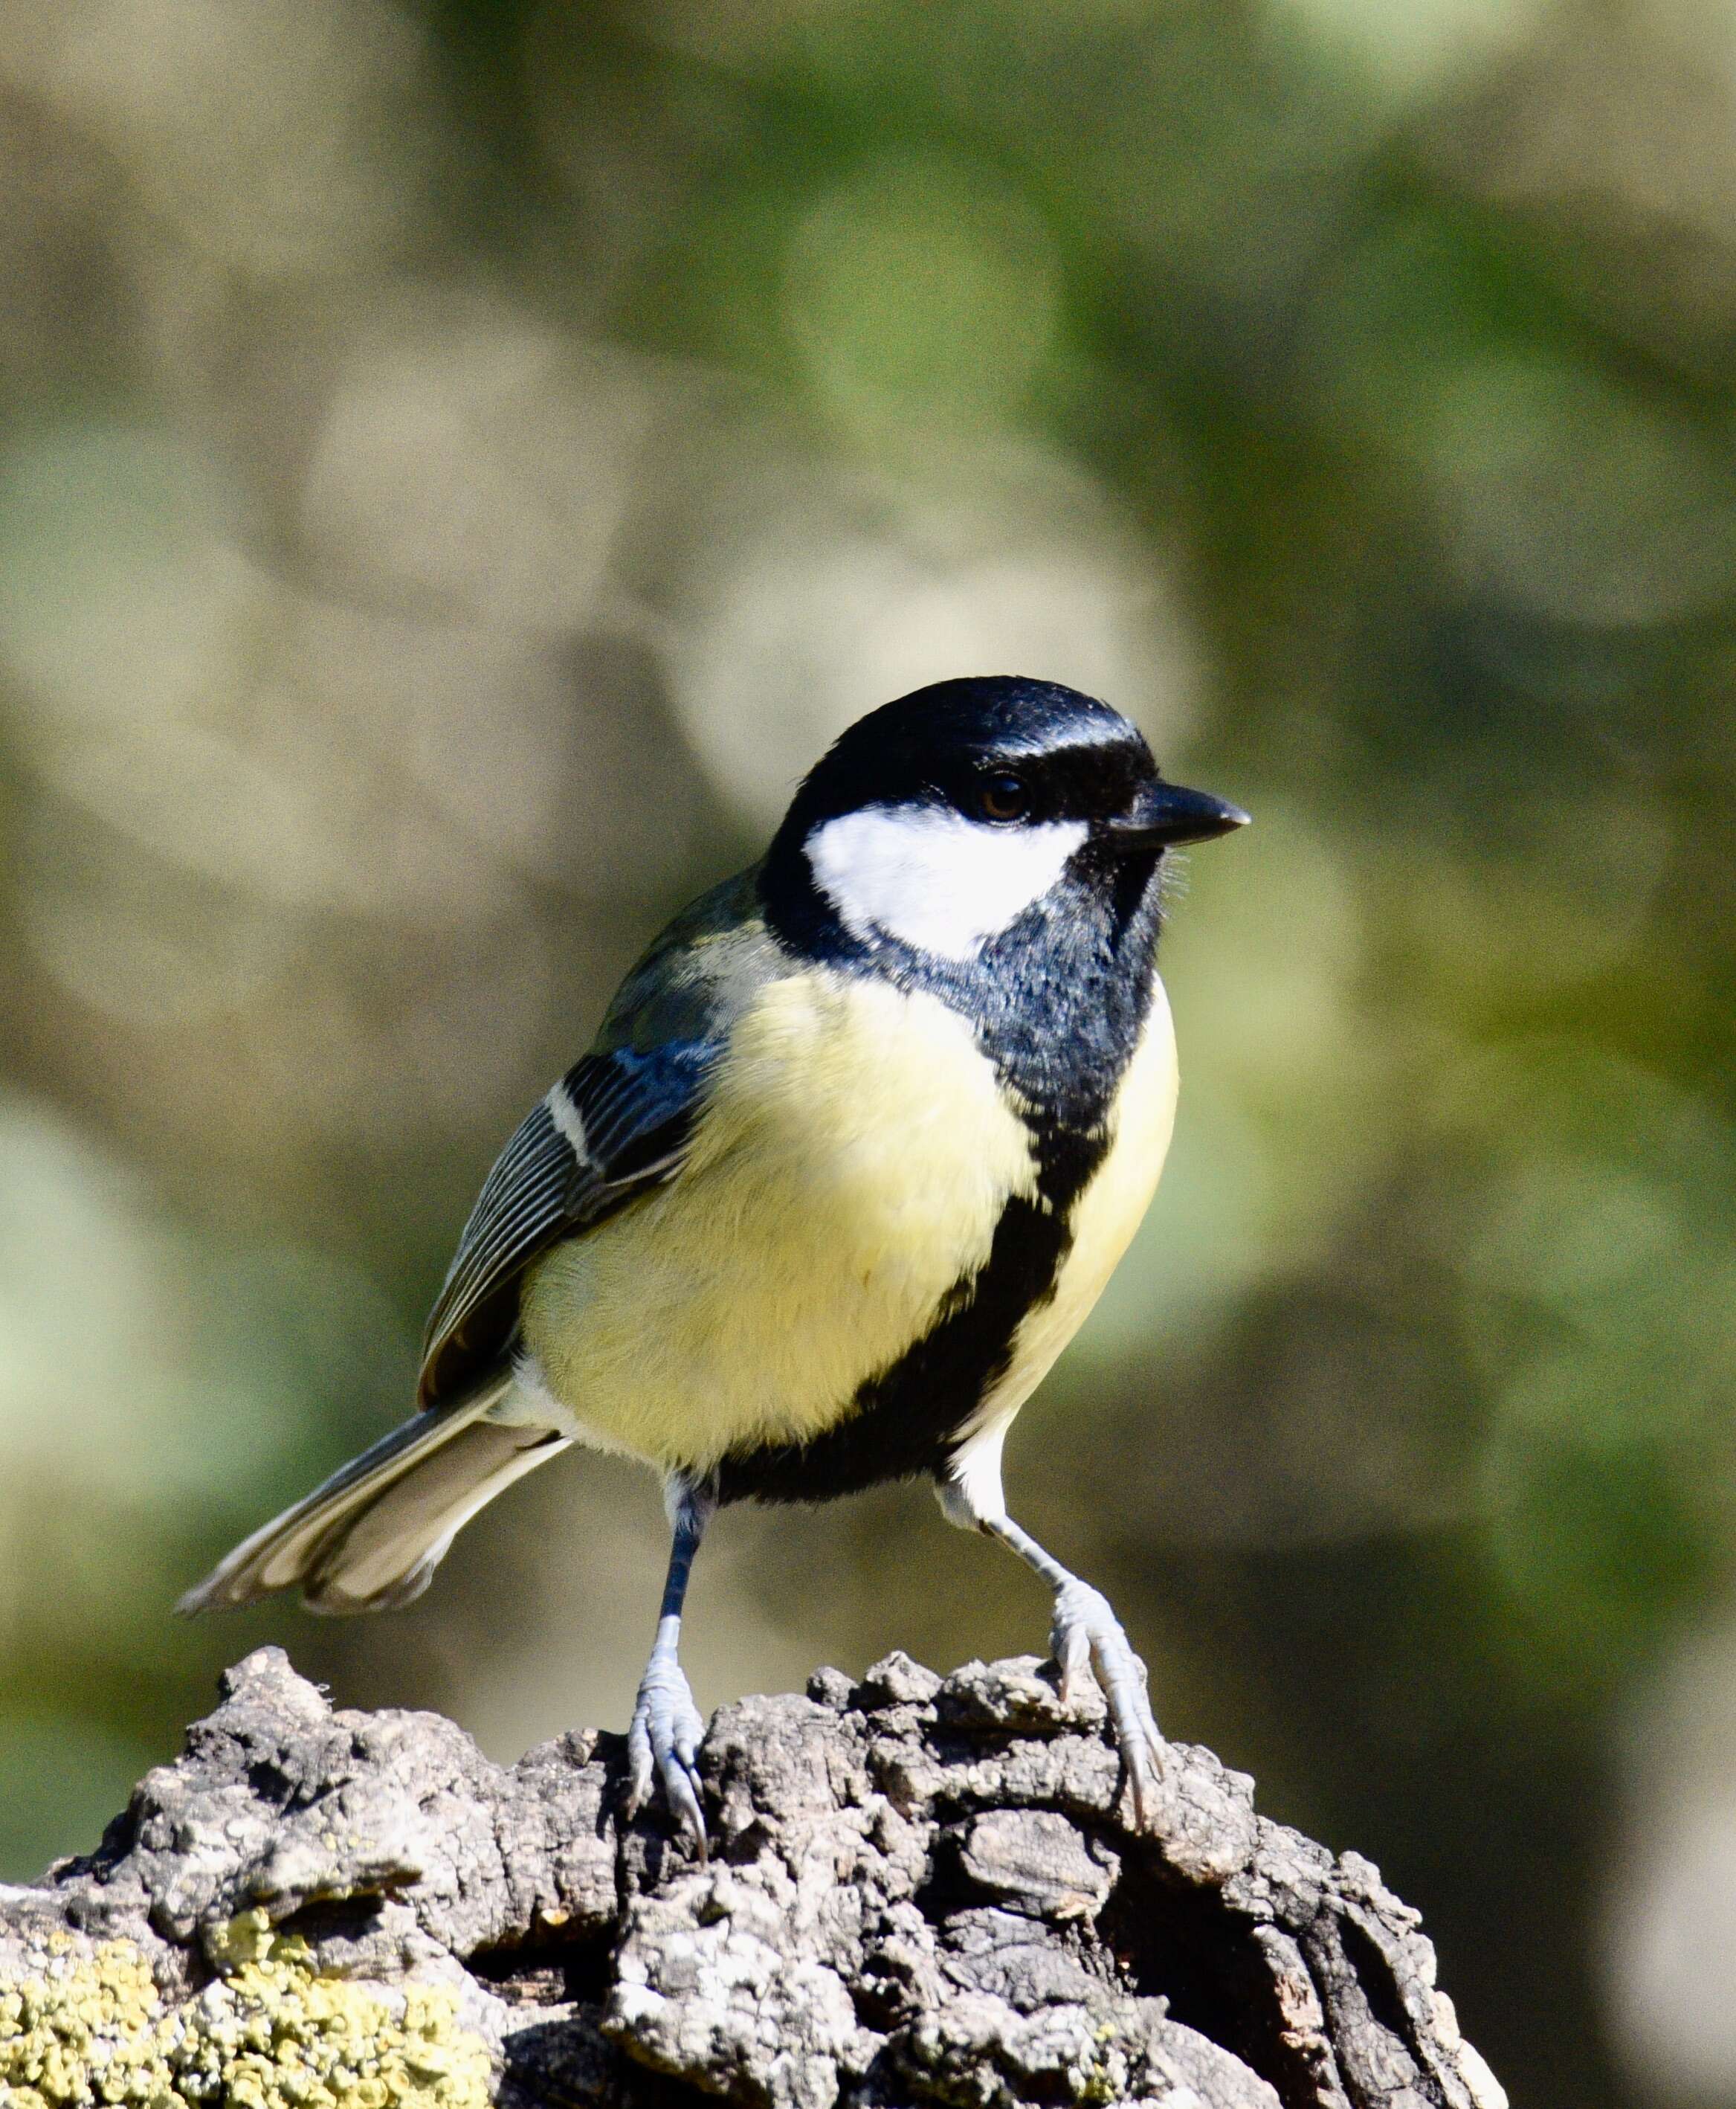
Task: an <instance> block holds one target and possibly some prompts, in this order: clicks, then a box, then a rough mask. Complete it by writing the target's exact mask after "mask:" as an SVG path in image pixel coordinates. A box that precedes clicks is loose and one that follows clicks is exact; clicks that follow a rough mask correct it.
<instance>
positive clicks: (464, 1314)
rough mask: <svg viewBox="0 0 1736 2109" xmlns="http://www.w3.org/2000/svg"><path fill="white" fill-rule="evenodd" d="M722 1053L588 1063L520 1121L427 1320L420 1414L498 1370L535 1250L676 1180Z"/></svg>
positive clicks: (692, 1046)
mask: <svg viewBox="0 0 1736 2109" xmlns="http://www.w3.org/2000/svg"><path fill="white" fill-rule="evenodd" d="M715 1051H716V1050H715V1045H711V1044H710V1043H705V1042H699V1043H685V1044H683V1045H677V1046H674V1047H664V1048H659V1049H656V1050H654V1052H652V1053H651V1054H648V1055H643V1054H638V1053H635V1052H634V1050H630V1049H621V1048H617V1049H614V1050H610V1051H608V1052H606V1053H604V1054H602V1055H586V1056H585V1057H584V1059H583V1060H582V1061H580V1062H578V1063H576V1064H575V1065H574V1066H573V1068H570V1069H569V1070H568V1072H567V1073H566V1076H565V1077H563V1078H562V1079H561V1082H560V1083H558V1084H557V1085H556V1086H555V1087H554V1090H553V1091H551V1092H550V1094H549V1095H548V1098H546V1099H543V1100H539V1102H538V1104H536V1105H535V1106H534V1107H533V1108H532V1109H531V1111H530V1113H528V1114H527V1115H526V1116H525V1118H524V1119H523V1120H522V1121H521V1122H520V1123H519V1125H518V1127H517V1128H516V1130H515V1131H514V1132H513V1134H512V1138H511V1140H509V1141H508V1142H507V1146H506V1148H505V1149H503V1151H502V1152H501V1154H500V1155H499V1157H498V1159H497V1160H496V1162H495V1164H494V1169H493V1170H492V1171H491V1172H489V1176H488V1178H487V1179H486V1181H485V1182H484V1184H483V1188H482V1191H481V1193H480V1194H479V1195H478V1197H477V1199H476V1207H475V1208H473V1209H472V1210H471V1215H470V1220H469V1222H467V1223H466V1225H465V1226H464V1232H463V1235H462V1237H461V1238H460V1239H459V1240H458V1252H457V1253H456V1254H455V1255H454V1257H453V1262H452V1265H451V1267H450V1268H449V1270H448V1271H447V1276H446V1280H445V1283H444V1286H443V1287H442V1288H441V1290H440V1296H439V1298H438V1299H437V1300H436V1302H435V1306H434V1309H433V1312H432V1313H431V1316H430V1317H429V1320H428V1329H427V1333H426V1337H425V1339H424V1341H423V1346H422V1382H421V1386H420V1391H419V1397H420V1399H421V1402H422V1405H424V1406H433V1405H435V1404H437V1403H439V1402H440V1401H441V1400H443V1399H444V1398H449V1397H451V1396H453V1394H454V1393H456V1392H457V1391H458V1390H459V1389H466V1388H468V1386H469V1385H471V1384H473V1383H475V1382H476V1380H478V1379H479V1378H480V1375H482V1374H483V1372H484V1371H485V1369H486V1368H487V1367H488V1366H489V1365H491V1364H493V1363H494V1362H498V1360H499V1358H500V1356H501V1355H502V1354H503V1353H504V1352H505V1350H506V1348H507V1345H508V1344H509V1342H510V1339H511V1335H512V1327H513V1321H514V1319H515V1317H516V1299H514V1298H511V1297H509V1295H508V1292H509V1291H511V1290H512V1289H515V1288H516V1284H517V1280H518V1277H519V1276H520V1275H521V1273H522V1272H523V1271H524V1269H525V1267H526V1266H527V1265H528V1264H529V1263H530V1261H531V1260H533V1259H534V1258H535V1257H536V1255H537V1254H538V1253H539V1252H542V1251H543V1250H544V1249H545V1248H547V1247H548V1245H551V1244H554V1243H555V1242H556V1241H557V1240H558V1239H561V1238H563V1237H571V1236H573V1235H575V1234H576V1233H578V1232H579V1231H584V1230H588V1229H590V1228H593V1226H595V1225H596V1224H597V1223H598V1222H601V1221H602V1219H603V1218H604V1217H606V1216H608V1215H611V1214H612V1213H614V1211H615V1209H616V1208H620V1207H621V1206H622V1205H623V1204H625V1203H626V1202H627V1201H629V1200H630V1199H632V1198H633V1196H634V1194H638V1193H641V1192H643V1191H644V1190H646V1189H647V1187H649V1186H652V1185H656V1184H657V1183H658V1182H659V1181H661V1180H664V1179H666V1178H669V1177H670V1176H672V1175H673V1173H674V1172H675V1171H676V1169H677V1168H678V1167H679V1164H680V1162H681V1158H682V1154H683V1149H684V1148H685V1146H686V1142H687V1136H688V1130H689V1129H690V1127H692V1118H693V1115H694V1113H695V1112H696V1110H697V1105H698V1103H699V1100H700V1099H701V1096H702V1095H703V1090H704V1082H705V1077H706V1070H707V1068H709V1066H710V1059H711V1057H712V1056H713V1055H715ZM557 1109H558V1110H559V1113H560V1114H561V1118H557Z"/></svg>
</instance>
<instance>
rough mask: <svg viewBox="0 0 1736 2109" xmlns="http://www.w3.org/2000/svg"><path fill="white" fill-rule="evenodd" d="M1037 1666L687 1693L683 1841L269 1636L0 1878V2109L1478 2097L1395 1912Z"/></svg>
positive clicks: (1355, 1865) (1234, 2105) (565, 1775)
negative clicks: (116, 1792) (65, 1828)
mask: <svg viewBox="0 0 1736 2109" xmlns="http://www.w3.org/2000/svg"><path fill="white" fill-rule="evenodd" d="M1052 1677H1053V1671H1052V1670H1050V1669H1047V1668H1046V1667H1045V1666H1044V1665H1042V1664H1039V1663H1037V1662H1036V1661H1035V1660H1018V1661H1012V1662H1001V1663H994V1664H981V1663H972V1664H968V1665H967V1667H966V1668H964V1669H961V1670H959V1671H958V1672H957V1673H955V1674H954V1675H953V1676H951V1677H948V1678H940V1677H937V1676H936V1675H935V1674H934V1673H932V1672H931V1671H929V1670H927V1669H922V1668H921V1667H920V1666H919V1665H918V1664H915V1663H913V1662H911V1661H910V1660H908V1659H907V1658H906V1657H904V1656H903V1655H892V1656H890V1657H889V1658H888V1659H887V1660H886V1661H885V1662H883V1663H881V1664H878V1665H877V1667H876V1668H875V1669H872V1670H870V1671H869V1672H868V1675H867V1676H866V1677H865V1678H863V1680H862V1681H861V1682H859V1683H855V1682H852V1681H851V1680H850V1678H847V1677H845V1676H844V1675H842V1674H841V1673H839V1672H838V1671H836V1670H822V1671H820V1672H819V1673H818V1674H817V1675H816V1676H815V1677H814V1678H813V1679H812V1680H811V1682H810V1683H809V1689H808V1692H807V1696H805V1697H797V1696H794V1695H793V1694H792V1695H786V1696H782V1697H778V1698H770V1699H765V1698H755V1699H745V1700H741V1701H740V1702H739V1703H738V1704H737V1705H732V1706H726V1707H724V1708H723V1709H720V1710H719V1713H718V1714H717V1715H716V1717H715V1719H714V1720H713V1722H712V1723H711V1727H710V1733H709V1734H708V1736H707V1738H706V1745H705V1749H704V1752H703V1755H702V1759H701V1765H702V1769H703V1772H704V1775H705V1778H706V1788H707V1815H708V1818H709V1821H710V1827H711V1858H710V1863H708V1864H701V1863H698V1862H697V1860H696V1859H695V1858H694V1857H693V1855H692V1853H691V1852H690V1851H689V1850H688V1848H687V1847H686V1846H685V1845H683V1844H682V1843H681V1842H680V1841H679V1840H677V1839H676V1838H675V1837H674V1836H673V1835H672V1833H671V1831H670V1828H669V1827H668V1826H667V1824H666V1822H665V1817H664V1813H663V1811H662V1809H661V1804H657V1805H654V1806H653V1807H652V1809H649V1810H647V1812H646V1813H644V1814H643V1815H642V1816H641V1817H640V1818H638V1819H637V1820H636V1821H634V1822H626V1821H625V1820H624V1819H623V1818H622V1817H621V1816H620V1813H619V1812H620V1800H621V1787H622V1780H623V1763H624V1750H625V1746H624V1741H623V1739H622V1738H621V1737H620V1736H612V1735H606V1734H602V1733H598V1732H594V1731H589V1730H585V1731H577V1732H571V1733H569V1734H568V1735H566V1736H562V1737H561V1738H560V1739H559V1740H558V1741H555V1742H552V1743H547V1744H544V1745H541V1746H540V1747H539V1748H538V1749H536V1750H532V1751H530V1753H529V1754H528V1755H526V1756H525V1757H524V1758H523V1759H521V1760H520V1761H519V1763H518V1764H516V1765H513V1766H511V1767H510V1768H501V1767H498V1766H496V1765H493V1764H489V1762H488V1761H487V1760H486V1759H485V1758H484V1757H483V1756H482V1755H481V1754H480V1752H479V1751H478V1750H477V1749H476V1745H474V1744H473V1743H472V1742H471V1741H470V1739H469V1737H468V1736H466V1735H465V1734H464V1733H463V1732H462V1731H461V1730H460V1729H458V1727H454V1726H453V1723H451V1722H449V1721H447V1720H444V1719H443V1718H441V1717H440V1716H439V1715H437V1714H416V1713H407V1712H385V1713H377V1714H370V1713H360V1712H349V1711H335V1710H334V1709H332V1708H331V1705H329V1704H328V1703H327V1700H326V1698H325V1697H324V1696H323V1695H322V1693H321V1691H319V1690H318V1687H315V1686H313V1685H312V1684H310V1683H309V1682H306V1681H305V1680H304V1678H300V1677H299V1676H298V1675H297V1674H296V1673H295V1670H294V1669H291V1665H290V1663H289V1660H288V1659H287V1657H286V1655H284V1654H283V1653H282V1651H281V1650H280V1649H277V1648H261V1649H260V1650H259V1651H257V1652H256V1653H255V1654H253V1655H249V1656H248V1657H247V1658H246V1660H245V1661H243V1662H241V1663H240V1664H237V1667H236V1668H235V1669H232V1670H230V1671H228V1673H226V1674H225V1676H224V1678H223V1686H222V1703H221V1704H220V1705H219V1707H218V1708H217V1709H216V1711H215V1712H214V1713H213V1714H210V1716H209V1717H208V1718H206V1719H205V1720H202V1721H200V1722H198V1723H196V1724H195V1725H194V1726H193V1727H192V1729H190V1730H189V1732H188V1734H187V1749H186V1752H185V1754H183V1756H182V1757H180V1758H178V1759H177V1760H176V1761H175V1762H174V1764H169V1765H165V1766H162V1767H160V1768H158V1769H157V1770H156V1771H154V1772H151V1773H149V1774H147V1777H145V1778H144V1780H143V1781H142V1782H141V1783H140V1784H139V1786H138V1788H137V1789H136V1790H135V1791H134V1793H133V1798H132V1800H131V1803H130V1804H129V1807H128V1809H127V1810H126V1812H125V1813H124V1814H123V1815H121V1816H119V1817H117V1818H115V1821H114V1822H112V1823H111V1824H110V1827H109V1828H108V1830H107V1831H106V1834H105V1835H104V1837H103V1840H102V1842H101V1845H100V1846H99V1847H98V1849H97V1851H96V1852H95V1853H93V1854H91V1855H90V1856H89V1857H88V1858H80V1859H74V1860H68V1861H63V1862H61V1863H58V1864H57V1865H56V1867H53V1868H52V1869H51V1871H50V1872H49V1874H48V1875H47V1877H46V1878H45V1880H44V1881H43V1884H42V1885H41V1886H40V1887H35V1888H28V1889H15V1888H3V1887H0V2101H3V2102H6V2103H7V2104H8V2105H16V2109H41V2105H45V2104H46V2105H55V2109H59V2105H61V2104H70V2103H81V2104H82V2103H85V2102H92V2103H95V2102H138V2103H142V2104H143V2103H151V2104H156V2105H174V2104H178V2103H180V2102H188V2103H193V2102H211V2103H222V2104H224V2105H228V2104H231V2103H235V2104H241V2105H247V2106H248V2109H291V2105H295V2109H328V2106H329V2109H386V2105H388V2104H391V2103H408V2104H412V2105H416V2109H480V2105H482V2104H484V2103H491V2102H492V2103H500V2104H503V2105H530V2104H533V2103H534V2104H563V2105H566V2104H593V2103H594V2104H602V2105H611V2106H612V2105H620V2109H626V2105H642V2104H644V2105H649V2104H659V2105H668V2104H671V2103H674V2102H687V2101H693V2100H697V2099H699V2098H702V2097H706V2096H710V2097H713V2098H717V2097H721V2098H723V2099H724V2100H725V2101H728V2102H742V2103H753V2104H761V2105H768V2109H771V2105H777V2109H782V2105H785V2104H788V2105H791V2109H830V2105H832V2104H835V2103H836V2104H850V2105H855V2104H861V2105H868V2104H886V2105H912V2109H913V2105H916V2104H919V2103H941V2104H958V2105H972V2109H1001V2105H1004V2109H1013V2105H1023V2104H1038V2103H1044V2104H1055V2103H1068V2102H1104V2103H1107V2102H1136V2103H1152V2104H1155V2103H1162V2104H1165V2105H1166V2109H1277V2105H1278V2104H1280V2103H1282V2104H1283V2105H1284V2109H1422V2105H1424V2104H1429V2105H1439V2109H1504V2102H1505V2098H1504V2095H1503V2093H1502V2091H1501V2089H1500V2088H1499V2085H1498V2084H1496V2082H1495V2080H1494V2078H1493V2077H1492V2075H1490V2072H1489V2070H1488V2068H1487V2066H1486V2065H1485V2064H1484V2063H1483V2062H1482V2060H1481V2058H1480V2057H1478V2056H1477V2053H1476V2052H1475V2051H1474V2050H1472V2048H1471V2046H1470V2045H1469V2044H1467V2043H1465V2042H1464V2041H1463V2039H1462V2038H1461V2037H1460V2035H1459V2030H1458V2027H1457V2025H1456V2023H1455V2021H1454V2013H1453V2008H1452V2006H1451V2003H1450V2001H1449V2000H1448V1999H1447V1998H1446V1997H1445V1994H1443V1993H1441V1992H1440V1991H1438V1990H1437V1989H1436V1985H1435V1958H1434V1952H1433V1950H1432V1948H1431V1947H1430V1944H1429V1943H1428V1942H1427V1940H1425V1939H1424V1938H1423V1934H1422V1933H1421V1931H1419V1927H1418V1917H1417V1914H1416V1913H1414V1912H1413V1911H1411V1910H1409V1908H1407V1907H1406V1906H1405V1905H1404V1904H1400V1902H1399V1901H1398V1899H1396V1897H1394V1896H1392V1895H1391V1894H1390V1892H1389V1891H1388V1890H1387V1889H1386V1888H1385V1887H1384V1886H1383V1885H1382V1882H1381V1879H1380V1876H1379V1873H1378V1871H1377V1870H1376V1869H1375V1868H1374V1867H1372V1866H1371V1865H1370V1864H1369V1862H1368V1861H1366V1860H1364V1859H1362V1858H1359V1857H1358V1856H1357V1855H1356V1854H1344V1855H1343V1856H1342V1857H1341V1858H1335V1857H1334V1856H1333V1855H1332V1854H1331V1853H1329V1852H1328V1851H1327V1850H1326V1849H1324V1848H1323V1847H1322V1846H1319V1845H1314V1844H1313V1843H1311V1842H1310V1840H1308V1839H1305V1838H1304V1837H1302V1836H1301V1835H1300V1834H1299V1833H1297V1832H1296V1831H1291V1830H1287V1829H1286V1828H1284V1827H1283V1826H1282V1825H1279V1824H1276V1823H1273V1822H1269V1821H1268V1820H1267V1819H1266V1818H1263V1817H1260V1816H1258V1815H1256V1813H1255V1810H1254V1806H1253V1794H1252V1786H1251V1782H1250V1781H1249V1780H1247V1778H1246V1777H1244V1776H1242V1774H1240V1773H1233V1772H1229V1771H1227V1770H1226V1769H1225V1768H1224V1766H1223V1765H1221V1764H1220V1763H1219V1762H1218V1760H1217V1759H1215V1757H1214V1756H1213V1755H1212V1754H1211V1752H1210V1751H1208V1750H1201V1749H1197V1748H1194V1747H1191V1746H1188V1745H1179V1744H1178V1745H1171V1746H1170V1752H1169V1766H1168V1776H1167V1781H1166V1805H1165V1810H1164V1818H1163V1822H1162V1826H1161V1835H1159V1836H1139V1834H1137V1833H1136V1832H1134V1831H1132V1830H1131V1829H1130V1827H1129V1822H1130V1812H1129V1809H1128V1804H1127V1801H1126V1797H1125V1792H1124V1791H1123V1788H1122V1785H1121V1779H1120V1774H1119V1768H1118V1765H1117V1762H1116V1756H1115V1754H1114V1752H1113V1750H1112V1749H1111V1746H1110V1745H1109V1744H1108V1742H1107V1740H1106V1739H1105V1736H1104V1733H1103V1724H1102V1717H1101V1713H1100V1711H1099V1712H1097V1713H1094V1714H1093V1713H1088V1712H1086V1711H1084V1710H1083V1709H1073V1710H1071V1711H1070V1710H1066V1709H1063V1708H1062V1705H1061V1704H1060V1702H1059V1700H1058V1698H1057V1694H1056V1691H1055V1690H1054V1687H1053V1682H1052V1681H1051V1679H1052Z"/></svg>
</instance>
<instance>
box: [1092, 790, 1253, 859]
mask: <svg viewBox="0 0 1736 2109" xmlns="http://www.w3.org/2000/svg"><path fill="white" fill-rule="evenodd" d="M1247 823H1248V816H1247V814H1246V813H1244V812H1243V811H1242V808H1241V807H1240V806H1232V805H1231V804H1230V803H1229V801H1228V800H1227V799H1224V798H1214V797H1212V795H1211V793H1210V792H1209V791H1185V790H1184V789H1183V788H1182V787H1181V785H1180V784H1152V785H1151V786H1150V787H1149V788H1148V789H1147V790H1144V791H1142V792H1141V793H1140V794H1139V802H1138V803H1137V804H1136V805H1135V806H1134V810H1133V811H1132V812H1130V813H1129V814H1127V815H1125V817H1124V818H1122V819H1121V820H1111V821H1109V822H1107V824H1106V825H1105V828H1104V833H1105V835H1106V836H1107V839H1108V842H1109V845H1110V847H1111V848H1112V849H1116V850H1125V851H1134V850H1158V849H1169V848H1170V847H1173V845H1175V843H1177V842H1209V841H1210V840H1211V838H1212V837H1213V836H1214V835H1227V834H1228V833H1229V831H1230V830H1231V829H1232V828H1245V827H1246V826H1247Z"/></svg>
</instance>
